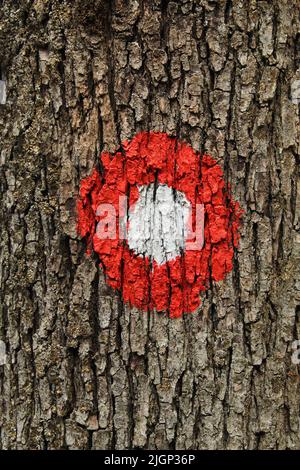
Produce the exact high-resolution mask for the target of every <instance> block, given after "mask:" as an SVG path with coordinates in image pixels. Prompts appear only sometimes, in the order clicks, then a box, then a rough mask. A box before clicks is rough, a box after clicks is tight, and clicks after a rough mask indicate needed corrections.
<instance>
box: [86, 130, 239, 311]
mask: <svg viewBox="0 0 300 470" xmlns="http://www.w3.org/2000/svg"><path fill="white" fill-rule="evenodd" d="M101 161H102V163H103V166H104V175H101V174H100V173H99V171H98V170H96V169H94V171H93V173H92V175H91V176H89V177H87V178H85V179H84V180H83V181H82V182H81V186H80V198H79V200H78V205H77V208H78V231H79V233H80V234H81V236H86V237H89V239H90V241H91V242H92V245H93V248H94V251H95V252H96V253H97V254H98V255H99V258H100V261H101V264H102V266H103V269H104V272H105V275H106V280H107V283H108V284H109V285H111V286H112V287H113V288H115V289H118V290H120V291H121V293H122V296H123V300H124V301H125V302H129V303H130V304H131V305H134V306H136V307H138V308H140V309H143V310H149V309H151V310H156V311H169V313H170V316H171V317H179V316H181V315H182V314H183V313H184V312H192V311H194V310H195V309H196V308H197V307H198V306H199V304H200V296H199V294H200V291H203V290H205V289H207V288H208V286H209V283H210V282H211V280H214V281H220V280H222V279H224V276H225V274H226V273H228V272H229V271H231V270H232V258H233V253H234V247H235V246H237V243H238V238H239V234H238V227H239V224H240V218H241V210H240V207H239V204H238V203H237V202H234V201H233V199H232V197H231V195H230V194H229V191H228V189H227V191H226V190H225V182H224V179H223V172H222V169H221V168H220V166H219V165H218V164H217V163H216V161H215V160H214V159H213V158H212V157H210V156H209V155H202V156H201V155H200V154H199V153H198V152H195V151H194V150H193V149H192V148H191V147H190V146H189V145H188V144H186V143H184V142H180V141H178V140H177V139H175V138H173V137H170V136H168V135H167V134H165V133H160V132H141V133H139V134H137V135H136V136H135V137H134V138H133V139H132V140H130V141H125V142H124V143H123V144H122V146H121V149H120V150H119V151H117V152H116V153H115V154H114V155H110V154H108V153H106V152H104V153H102V155H101ZM154 182H157V183H160V184H165V185H168V186H169V187H172V188H175V189H176V190H179V191H181V192H183V193H184V194H185V196H186V198H187V199H188V200H189V201H190V203H191V205H192V208H193V221H194V216H195V206H196V204H197V203H199V204H204V210H205V225H204V240H205V241H204V246H203V247H202V249H201V250H196V251H188V250H186V251H184V253H183V254H182V255H180V256H177V257H176V258H174V259H173V260H171V261H168V262H166V263H165V264H162V265H158V264H157V263H156V262H155V261H154V262H152V263H151V262H150V260H149V259H148V258H147V257H141V256H138V255H137V254H135V253H134V252H133V251H132V250H130V249H129V247H128V245H127V243H126V242H124V240H120V239H119V236H118V220H119V215H121V214H119V197H120V196H125V195H127V196H128V198H129V207H130V206H132V204H134V203H135V202H136V201H137V200H138V197H139V191H138V186H141V185H149V184H151V183H154ZM107 203H109V204H112V205H113V206H114V207H115V211H116V215H117V230H116V237H115V238H114V239H104V240H103V239H100V238H99V237H98V236H97V233H96V223H97V222H98V220H99V217H98V216H97V215H96V211H97V207H98V206H99V204H107Z"/></svg>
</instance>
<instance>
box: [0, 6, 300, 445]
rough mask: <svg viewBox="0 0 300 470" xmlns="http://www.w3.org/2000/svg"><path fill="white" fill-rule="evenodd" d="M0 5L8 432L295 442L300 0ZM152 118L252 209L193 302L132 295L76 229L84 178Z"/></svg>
mask: <svg viewBox="0 0 300 470" xmlns="http://www.w3.org/2000/svg"><path fill="white" fill-rule="evenodd" d="M0 7H1V10H0V64H1V75H2V76H1V77H0V79H1V78H2V81H4V80H5V81H6V90H7V101H6V104H1V105H0V132H1V149H0V150H1V219H0V220H1V226H0V231H1V240H0V242H1V261H0V263H1V264H0V266H1V270H0V274H1V323H0V339H1V340H2V341H3V342H4V343H5V345H6V364H4V365H0V388H1V397H0V409H1V415H0V428H1V433H0V447H1V448H3V449H9V448H10V449H15V448H18V449H24V448H31V449H46V448H49V449H54V448H69V449H89V448H94V449H99V448H109V449H113V448H116V449H124V448H150V449H154V448H167V449H168V448H171V449H174V448H176V449H198V448H199V449H207V448H208V449H242V448H248V449H255V448H259V449H275V448H279V449H285V448H292V449H295V448H300V420H299V405H300V385H299V384H300V382H299V368H297V367H298V366H297V365H296V364H293V362H292V361H291V355H292V342H293V340H295V339H297V338H299V334H300V324H299V305H298V308H297V302H298V304H299V303H300V302H299V289H300V286H299V220H298V217H299V204H300V194H299V186H298V191H297V163H299V160H298V158H299V109H298V106H297V104H295V103H293V102H292V100H291V96H290V87H291V83H292V81H293V80H294V78H295V77H296V76H297V68H298V67H299V66H300V60H299V48H300V36H299V33H298V31H299V26H300V21H299V10H300V8H299V2H298V1H297V0H273V1H257V0H240V1H239V0H227V1H226V0H221V1H211V0H198V1H197V0H187V1H185V0H181V1H178V2H175V1H173V2H172V1H169V2H168V1H165V0H161V1H160V0H152V1H150V0H126V1H125V0H123V1H121V0H115V1H112V2H109V1H106V0H84V1H79V0H75V1H71V0H62V1H58V0H36V1H32V0H19V1H18V0H1V1H0ZM298 73H299V72H298ZM298 78H300V76H299V77H298ZM147 129H149V130H159V131H164V132H167V133H169V134H170V135H176V136H177V137H179V138H181V139H184V140H186V141H188V142H189V143H190V144H191V145H192V146H193V147H194V149H196V150H200V151H203V150H206V151H208V152H209V153H210V154H211V155H212V156H213V157H214V158H216V159H217V160H218V162H219V164H220V165H221V166H222V168H223V169H224V172H225V175H226V178H227V180H228V181H230V183H231V186H232V191H233V194H234V197H235V198H236V199H237V200H239V201H240V203H241V205H242V207H243V208H244V210H245V215H244V225H243V229H242V238H241V243H240V248H239V250H238V251H237V252H236V255H235V265H234V270H233V272H232V273H231V274H230V275H228V276H227V278H226V281H225V282H221V283H218V284H213V285H211V288H210V289H209V290H208V291H207V293H206V294H205V295H204V296H203V303H202V305H201V307H200V308H199V310H198V311H197V312H195V313H193V314H189V315H185V316H184V317H183V318H182V319H176V320H172V319H169V318H168V317H167V316H166V315H164V314H161V315H157V314H151V313H149V314H146V313H143V312H139V311H137V310H135V309H130V308H129V307H128V306H126V305H123V304H122V301H121V299H120V297H119V296H118V294H117V293H116V292H114V291H112V290H111V289H110V288H108V287H107V286H106V285H105V281H104V276H103V274H102V272H101V270H100V269H99V268H98V263H97V259H96V257H95V256H94V255H92V256H87V255H86V254H85V251H86V245H85V242H84V241H83V240H80V239H79V237H78V235H77V233H76V210H75V203H76V197H77V194H78V188H79V181H80V180H81V179H82V178H83V177H85V176H86V175H88V174H89V173H90V172H91V169H92V167H93V166H94V165H95V163H96V161H97V159H98V156H99V152H100V151H101V150H103V149H107V150H110V151H114V150H115V148H116V147H117V146H118V145H119V143H120V141H122V140H123V139H125V138H131V137H132V136H133V135H134V134H135V133H136V132H138V131H140V130H147ZM297 212H298V214H297ZM297 241H298V245H297ZM297 315H298V316H297Z"/></svg>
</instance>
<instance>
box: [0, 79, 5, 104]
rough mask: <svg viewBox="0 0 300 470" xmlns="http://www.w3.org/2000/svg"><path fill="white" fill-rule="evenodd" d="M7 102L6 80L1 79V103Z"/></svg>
mask: <svg viewBox="0 0 300 470" xmlns="http://www.w3.org/2000/svg"><path fill="white" fill-rule="evenodd" d="M5 103H6V81H5V80H0V104H5Z"/></svg>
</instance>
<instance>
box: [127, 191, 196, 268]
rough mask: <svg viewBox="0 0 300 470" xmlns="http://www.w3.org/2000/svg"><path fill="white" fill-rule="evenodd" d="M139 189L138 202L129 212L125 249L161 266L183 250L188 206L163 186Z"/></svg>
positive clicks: (181, 194) (180, 197) (180, 195)
mask: <svg viewBox="0 0 300 470" xmlns="http://www.w3.org/2000/svg"><path fill="white" fill-rule="evenodd" d="M138 189H139V199H138V201H137V203H136V204H135V205H134V207H133V208H132V209H129V218H128V221H129V227H128V234H127V242H128V246H129V248H130V249H132V250H133V251H134V252H135V253H136V254H137V255H140V256H147V257H148V258H150V259H151V260H155V261H156V262H157V263H158V264H163V263H165V262H166V261H170V260H172V259H174V258H176V256H179V255H180V254H181V250H183V249H184V247H185V239H186V237H187V233H188V219H189V215H190V211H191V204H190V202H189V201H188V200H187V199H186V197H185V195H184V194H183V193H182V192H180V191H177V190H175V189H173V188H170V187H169V186H167V185H164V184H158V185H155V184H153V183H152V184H150V185H145V186H140V187H139V188H138Z"/></svg>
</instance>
